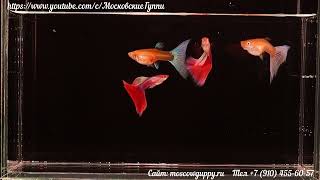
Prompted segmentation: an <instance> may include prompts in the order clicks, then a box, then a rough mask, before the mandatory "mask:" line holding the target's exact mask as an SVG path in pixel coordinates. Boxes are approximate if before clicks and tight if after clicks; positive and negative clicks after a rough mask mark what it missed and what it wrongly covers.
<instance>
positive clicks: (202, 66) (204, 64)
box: [186, 52, 212, 86]
mask: <svg viewBox="0 0 320 180" xmlns="http://www.w3.org/2000/svg"><path fill="white" fill-rule="evenodd" d="M186 64H187V69H188V71H189V73H190V74H191V77H192V79H193V81H194V82H195V83H196V84H197V85H198V86H203V85H204V84H205V82H206V80H207V77H208V75H209V73H210V71H211V69H212V57H211V56H209V55H207V53H205V52H204V53H203V54H202V56H201V57H200V58H199V59H194V58H193V57H189V58H188V59H187V60H186Z"/></svg>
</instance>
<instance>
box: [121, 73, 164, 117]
mask: <svg viewBox="0 0 320 180" xmlns="http://www.w3.org/2000/svg"><path fill="white" fill-rule="evenodd" d="M168 77H169V76H168V75H163V74H161V75H156V76H152V77H144V76H140V77H137V78H136V79H135V80H134V81H133V82H132V84H129V83H127V82H126V81H122V82H123V85H124V88H125V90H126V91H127V92H128V94H129V96H130V97H131V99H132V101H133V103H134V105H135V108H136V112H137V113H138V114H139V116H142V113H143V112H144V111H145V110H146V108H147V99H146V95H145V90H146V89H151V88H154V87H155V86H158V85H160V84H162V83H163V82H164V81H165V80H166V79H167V78H168Z"/></svg>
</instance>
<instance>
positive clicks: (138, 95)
mask: <svg viewBox="0 0 320 180" xmlns="http://www.w3.org/2000/svg"><path fill="white" fill-rule="evenodd" d="M122 82H123V85H124V88H125V89H126V91H127V92H128V94H129V96H130V97H131V99H132V101H133V103H134V106H135V107H136V111H137V113H138V114H139V116H141V115H142V113H143V112H144V110H146V108H147V100H146V96H145V93H144V89H142V88H140V87H139V86H137V85H133V84H128V83H127V82H125V81H122Z"/></svg>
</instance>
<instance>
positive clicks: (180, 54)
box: [169, 39, 190, 79]
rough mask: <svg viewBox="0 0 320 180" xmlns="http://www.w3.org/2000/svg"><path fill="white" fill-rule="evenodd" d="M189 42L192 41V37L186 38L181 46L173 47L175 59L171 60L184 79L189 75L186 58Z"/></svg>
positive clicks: (172, 52)
mask: <svg viewBox="0 0 320 180" xmlns="http://www.w3.org/2000/svg"><path fill="white" fill-rule="evenodd" d="M189 42H190V39H188V40H185V41H183V42H182V43H181V44H180V45H179V46H177V47H176V48H175V49H173V50H172V51H171V54H172V55H173V60H172V61H169V62H170V63H171V64H172V65H173V66H174V67H175V68H176V70H177V71H178V72H179V74H180V75H181V76H182V77H183V78H184V79H186V78H187V76H188V71H187V68H186V64H185V60H186V50H187V47H188V44H189Z"/></svg>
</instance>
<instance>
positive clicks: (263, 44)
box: [240, 38, 290, 83]
mask: <svg viewBox="0 0 320 180" xmlns="http://www.w3.org/2000/svg"><path fill="white" fill-rule="evenodd" d="M240 44H241V47H242V48H243V49H244V50H246V51H248V53H249V54H251V55H253V56H259V57H260V58H261V59H262V55H263V53H268V54H269V56H270V68H269V69H270V83H271V82H272V80H273V78H274V77H275V76H276V74H277V72H278V69H279V67H280V65H281V64H283V63H284V62H285V61H286V59H287V54H288V50H289V49H290V46H288V45H283V46H276V47H274V46H273V45H272V44H271V43H270V42H269V41H268V40H267V39H264V38H257V39H249V40H245V41H241V42H240Z"/></svg>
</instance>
